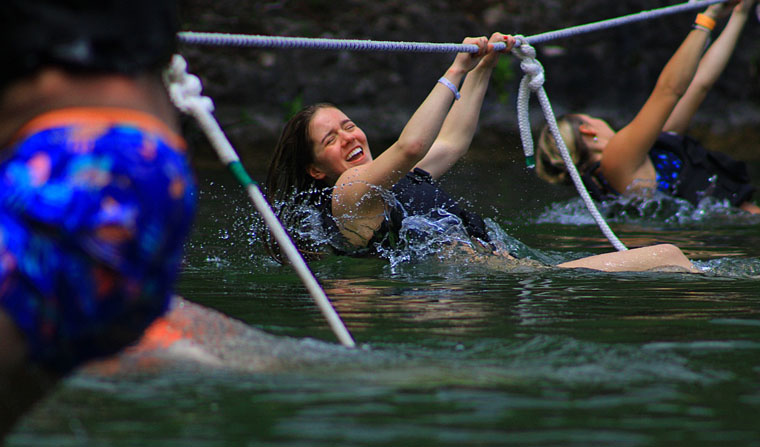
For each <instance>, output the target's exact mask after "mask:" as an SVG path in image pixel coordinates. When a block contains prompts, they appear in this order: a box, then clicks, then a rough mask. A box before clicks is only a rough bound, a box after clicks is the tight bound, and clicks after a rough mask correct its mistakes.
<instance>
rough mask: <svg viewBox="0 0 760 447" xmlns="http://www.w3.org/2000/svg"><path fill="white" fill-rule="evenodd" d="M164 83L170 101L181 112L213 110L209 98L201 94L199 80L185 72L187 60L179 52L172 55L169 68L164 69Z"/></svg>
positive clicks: (212, 103)
mask: <svg viewBox="0 0 760 447" xmlns="http://www.w3.org/2000/svg"><path fill="white" fill-rule="evenodd" d="M164 84H165V85H166V89H167V90H168V91H169V96H170V98H171V100H172V102H173V103H174V105H175V106H176V107H177V108H178V109H179V110H180V111H181V112H183V113H187V114H190V115H192V114H193V111H198V110H201V111H204V112H208V113H212V112H213V111H214V102H213V101H212V100H211V98H209V97H208V96H202V95H201V91H203V86H202V85H201V80H200V79H198V76H195V75H192V74H190V73H188V72H187V62H186V61H185V58H183V57H182V56H180V55H179V54H175V55H174V56H173V57H172V60H171V64H170V65H169V68H167V69H166V70H165V71H164Z"/></svg>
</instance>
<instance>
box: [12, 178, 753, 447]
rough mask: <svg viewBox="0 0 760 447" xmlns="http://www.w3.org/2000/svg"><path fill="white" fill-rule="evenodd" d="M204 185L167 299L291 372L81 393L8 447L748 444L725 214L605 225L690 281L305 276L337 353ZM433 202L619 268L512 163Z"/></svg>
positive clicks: (737, 285)
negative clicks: (663, 251)
mask: <svg viewBox="0 0 760 447" xmlns="http://www.w3.org/2000/svg"><path fill="white" fill-rule="evenodd" d="M201 183H202V195H201V203H202V205H201V213H200V215H199V218H198V221H197V225H196V233H195V235H194V237H193V239H192V241H191V242H190V243H189V244H188V253H187V259H186V266H185V270H184V272H183V274H182V277H181V281H180V284H179V290H180V292H181V293H182V295H183V296H185V297H186V298H187V299H189V300H192V301H195V302H197V303H201V304H203V305H205V306H209V307H211V308H214V309H218V310H220V311H222V312H224V313H226V314H228V315H230V316H233V317H235V318H237V319H240V320H241V321H243V322H244V323H246V324H247V325H249V326H250V327H252V328H256V329H261V330H264V331H266V332H267V333H269V334H273V335H276V336H278V337H288V338H290V337H292V338H295V339H296V340H299V341H301V342H302V343H301V344H300V345H299V348H298V349H295V350H293V351H283V352H280V353H279V354H278V355H284V356H290V357H291V359H293V360H294V364H295V365H296V366H293V367H289V368H287V369H283V370H274V371H250V370H246V368H245V365H237V366H235V362H234V360H235V359H234V358H230V359H229V364H230V365H232V366H230V367H227V368H224V367H222V368H220V367H208V366H206V365H193V364H192V363H190V364H179V365H166V366H164V367H162V366H160V365H159V366H158V367H156V368H151V369H146V370H145V371H143V372H141V373H129V374H119V373H118V372H117V373H116V374H114V375H112V376H99V375H92V374H87V373H80V374H77V375H76V376H74V377H72V378H71V379H69V380H67V381H66V382H65V383H64V384H63V386H62V387H61V388H60V389H59V390H58V391H57V392H56V393H55V394H54V395H52V396H51V397H50V399H48V400H46V401H45V402H44V403H43V405H41V406H40V407H39V408H38V409H37V410H36V411H35V412H34V413H32V414H31V415H30V416H29V417H27V418H26V419H25V420H24V422H23V424H22V425H21V426H20V427H19V428H18V430H17V431H16V432H15V433H14V435H13V436H12V437H11V438H10V439H9V442H8V445H10V446H46V445H50V446H67V445H72V446H73V445H77V446H80V445H93V446H101V445H102V446H138V445H139V446H190V447H193V446H204V447H206V446H235V447H237V446H246V445H250V446H254V445H255V446H307V445H308V446H321V445H324V446H384V445H387V446H398V445H415V446H428V445H429V446H446V445H451V446H460V445H506V446H509V445H514V446H560V445H561V446H575V445H577V446H589V445H595V446H672V445H689V446H715V445H731V446H757V445H760V428H758V424H757V418H758V414H760V315H759V314H758V312H760V302H759V300H758V294H757V289H758V279H757V278H758V276H757V275H758V274H760V244H758V239H759V238H758V236H760V234H759V233H758V221H757V220H756V219H754V218H751V217H747V216H742V215H735V214H734V213H732V212H731V210H727V209H725V207H724V208H721V207H720V206H719V205H718V206H715V207H713V208H710V209H708V210H706V211H702V212H700V211H698V210H691V211H690V213H691V214H690V215H691V217H690V218H688V219H687V218H686V215H684V216H680V217H678V218H674V219H670V218H669V217H667V216H665V217H663V216H655V217H652V216H648V217H647V216H644V217H642V218H631V219H624V220H623V219H621V220H617V221H616V220H614V219H613V221H612V222H611V225H612V227H613V229H614V230H615V231H616V232H617V233H618V236H619V237H620V238H621V239H622V240H623V242H624V243H626V244H627V245H629V246H637V245H645V244H650V243H656V242H670V243H675V244H676V245H679V246H680V247H682V248H683V249H684V251H685V252H686V253H687V255H688V256H689V257H690V258H692V259H694V260H695V262H696V263H697V265H699V266H700V268H702V269H703V270H704V271H705V273H704V274H701V275H685V274H675V273H621V274H606V273H598V272H590V271H565V270H557V269H547V270H535V271H520V272H510V271H503V270H501V269H498V268H493V266H489V265H483V264H479V263H472V262H468V261H467V260H466V259H461V258H457V259H455V260H452V259H439V258H438V257H435V256H432V257H429V258H428V259H425V260H422V261H418V262H408V263H400V264H398V265H393V266H392V265H391V264H390V263H389V262H388V261H385V260H378V259H352V258H344V257H329V258H327V259H324V260H321V261H319V262H314V263H312V264H311V267H312V269H313V270H314V272H315V274H316V276H317V277H318V279H319V280H320V282H321V283H322V285H323V286H324V288H325V290H326V292H327V294H328V296H329V297H330V299H331V300H332V301H333V303H334V305H335V308H336V310H337V311H338V312H339V314H340V315H341V317H342V318H343V320H344V321H345V323H346V325H347V327H348V329H349V330H350V331H351V333H352V335H353V336H354V338H355V339H356V341H357V342H358V344H359V351H358V352H348V350H347V349H344V348H342V347H340V346H338V345H337V343H336V341H335V337H334V336H333V335H332V333H331V332H330V330H329V328H328V326H327V325H326V323H325V321H324V319H323V318H322V316H321V314H320V313H319V311H318V310H317V309H316V307H315V306H314V304H313V303H312V301H311V299H310V298H309V296H308V295H307V293H306V292H305V290H304V288H303V287H302V286H301V284H300V282H299V280H298V279H297V277H296V276H295V274H294V273H293V272H292V270H291V269H290V268H289V267H287V266H285V267H283V266H280V265H277V264H276V263H274V262H272V261H271V260H270V259H268V258H267V257H266V256H265V255H264V253H263V250H262V249H261V245H260V244H259V243H258V242H257V241H256V235H255V231H256V228H257V227H256V225H255V222H256V220H255V218H254V217H253V215H254V214H255V213H254V212H253V208H252V207H251V206H250V205H249V204H248V203H247V202H246V200H245V197H244V196H243V194H242V192H241V191H240V189H239V188H238V187H236V185H234V184H233V183H232V182H231V181H229V179H228V178H227V176H226V174H224V173H223V172H221V171H218V172H217V171H213V170H206V171H204V174H203V175H202V176H201ZM447 187H448V188H449V189H450V190H451V191H452V192H453V193H454V194H455V195H467V197H468V198H470V199H471V202H472V206H473V207H475V208H476V209H478V210H479V211H480V212H482V213H483V214H484V215H486V216H489V217H492V218H493V220H494V222H496V223H497V224H498V225H499V226H501V227H502V228H503V229H505V230H506V231H507V232H508V233H509V234H510V235H511V236H514V237H516V238H517V239H519V240H521V241H523V242H525V243H526V244H528V245H529V246H530V247H533V248H536V249H538V250H540V251H541V252H542V253H544V254H546V255H547V256H553V257H557V258H559V259H571V258H573V257H579V256H582V255H588V254H594V253H600V252H603V251H609V250H611V248H610V245H609V243H608V242H606V240H605V239H604V237H603V236H602V235H601V234H600V232H599V231H598V230H597V229H596V227H595V226H594V225H593V224H592V223H591V222H590V221H584V219H585V215H584V214H583V213H582V212H581V211H579V205H578V203H577V202H576V201H575V199H573V192H572V191H562V190H557V189H552V188H549V187H547V186H545V185H541V184H539V183H538V182H537V181H534V180H533V179H532V178H531V177H528V176H527V175H526V174H524V173H523V172H522V170H521V169H519V168H518V167H517V165H515V164H510V165H500V164H499V163H492V164H491V165H488V167H486V168H484V165H483V164H477V165H476V164H467V163H465V164H464V165H463V166H462V167H460V168H457V171H456V172H455V175H454V176H453V180H451V181H448V183H447ZM700 213H701V214H700ZM686 214H689V213H686ZM700 216H702V217H700ZM671 217H672V216H671ZM669 219H670V220H669ZM304 339H307V341H306V342H304ZM239 348H240V349H241V350H245V348H246V346H245V343H243V342H241V345H240V347H239ZM309 352H311V353H312V355H311V357H309V361H308V362H306V361H304V362H303V363H300V362H299V359H301V358H306V357H308V356H309ZM273 355H274V354H273Z"/></svg>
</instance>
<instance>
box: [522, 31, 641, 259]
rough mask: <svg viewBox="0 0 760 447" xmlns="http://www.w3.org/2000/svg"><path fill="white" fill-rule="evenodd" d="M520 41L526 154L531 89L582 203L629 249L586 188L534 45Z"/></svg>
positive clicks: (608, 233) (607, 232) (530, 153)
mask: <svg viewBox="0 0 760 447" xmlns="http://www.w3.org/2000/svg"><path fill="white" fill-rule="evenodd" d="M517 37H518V39H519V38H520V37H522V36H517ZM521 42H522V44H521V45H519V46H515V47H514V48H513V49H512V53H513V54H515V55H516V56H517V57H518V58H520V68H521V69H522V70H523V72H524V73H525V74H524V76H523V77H522V79H521V80H520V90H519V92H518V96H517V121H518V127H519V128H520V139H521V140H522V143H523V150H524V152H525V157H526V158H527V159H528V160H532V159H533V156H534V155H533V137H532V135H531V128H530V113H529V103H530V94H531V92H535V93H536V96H537V97H538V102H539V104H540V105H541V110H543V112H544V117H545V118H546V123H547V124H548V126H549V130H550V131H551V134H552V136H553V137H554V140H555V141H556V142H557V146H558V147H559V152H560V154H561V155H562V160H564V162H565V166H566V167H567V171H568V172H569V173H570V177H571V178H572V179H573V184H575V189H577V190H578V194H580V196H581V199H582V200H583V203H585V204H586V208H588V211H589V212H590V213H591V216H592V217H593V218H594V221H596V223H597V225H598V226H599V229H600V230H602V233H603V234H604V236H605V237H607V239H608V240H609V241H610V243H611V244H612V245H613V246H614V247H615V249H616V250H618V251H624V250H627V248H626V246H625V245H623V243H622V242H620V239H618V237H617V236H616V235H615V233H614V232H613V231H612V229H611V228H610V227H609V225H607V221H605V220H604V217H602V215H601V214H600V213H599V210H598V209H597V207H596V204H595V203H594V200H593V199H592V198H591V196H590V195H589V193H588V191H587V190H586V187H585V185H584V184H583V180H581V176H580V174H579V173H578V169H577V168H576V167H575V163H574V162H573V159H572V157H571V156H570V152H569V151H568V150H567V146H566V145H565V142H564V140H563V139H562V135H561V134H560V132H559V126H557V118H556V117H555V116H554V111H553V110H552V106H551V104H550V102H549V98H548V96H546V91H545V90H544V68H543V66H542V65H541V63H540V62H539V61H538V60H536V50H535V48H533V47H532V46H531V45H530V44H528V43H527V40H525V39H521Z"/></svg>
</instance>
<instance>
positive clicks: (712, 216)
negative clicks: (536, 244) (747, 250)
mask: <svg viewBox="0 0 760 447" xmlns="http://www.w3.org/2000/svg"><path fill="white" fill-rule="evenodd" d="M598 205H599V211H600V212H601V213H602V215H603V216H604V217H605V219H607V221H608V222H616V223H632V224H644V225H646V226H652V225H653V224H654V225H657V226H666V227H674V226H683V225H703V224H737V225H746V224H756V223H760V216H755V215H752V214H749V213H747V212H745V211H743V210H741V209H739V208H737V207H735V206H732V205H731V204H730V203H729V202H728V201H727V200H718V199H715V198H712V197H706V198H704V199H702V200H701V201H700V202H699V204H698V205H697V206H694V205H692V204H691V203H689V202H687V201H686V200H683V199H679V198H677V197H672V196H669V195H666V194H664V193H662V192H659V191H657V192H655V193H653V194H652V196H651V197H640V196H618V197H616V198H615V199H613V200H608V201H605V202H601V203H599V204H598ZM535 223H538V224H544V223H554V224H563V225H593V224H594V220H593V218H592V217H591V216H590V215H589V213H588V210H587V209H586V207H585V205H584V203H583V201H582V200H581V199H580V198H574V199H570V200H568V201H565V202H556V203H552V204H551V205H549V206H548V207H547V208H546V209H545V210H544V211H543V212H542V213H541V214H540V215H539V216H538V218H536V219H535Z"/></svg>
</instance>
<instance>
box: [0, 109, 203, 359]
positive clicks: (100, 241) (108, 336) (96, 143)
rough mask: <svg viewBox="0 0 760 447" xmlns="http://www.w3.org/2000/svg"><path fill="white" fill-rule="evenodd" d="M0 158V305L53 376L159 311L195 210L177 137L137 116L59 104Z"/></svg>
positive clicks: (129, 338)
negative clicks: (66, 107)
mask: <svg viewBox="0 0 760 447" xmlns="http://www.w3.org/2000/svg"><path fill="white" fill-rule="evenodd" d="M0 155H1V156H3V159H2V161H0V310H2V311H4V312H6V313H7V314H8V315H9V316H10V317H11V318H12V319H13V321H14V322H15V323H16V325H17V326H18V328H19V329H20V330H21V331H22V332H23V333H24V334H25V336H26V338H27V342H28V345H29V351H30V357H31V360H32V361H33V362H35V363H37V364H39V365H41V366H42V367H43V368H45V369H48V370H52V371H57V372H62V373H65V372H67V371H69V370H71V369H72V368H74V367H76V366H77V365H79V364H80V363H82V362H84V361H86V360H89V359H91V358H95V357H99V356H104V355H109V354H112V353H115V352H117V351H118V350H120V349H121V348H123V347H124V346H126V345H127V344H129V343H132V342H133V341H135V340H136V339H137V338H138V337H139V336H140V334H141V333H142V331H143V330H144V329H145V328H146V327H147V326H148V325H149V324H150V323H151V322H152V321H153V320H154V319H155V318H156V317H158V316H160V315H161V314H162V313H163V312H164V311H165V310H166V308H167V306H168V303H169V300H170V298H171V295H172V286H173V283H174V281H175V279H176V277H177V273H178V269H179V266H180V263H181V259H182V248H183V243H184V240H185V238H186V236H187V234H188V233H189V229H190V226H191V223H192V218H193V216H194V214H195V208H196V198H197V194H196V184H195V179H194V176H193V174H192V171H191V167H190V165H189V161H188V159H187V157H186V154H185V142H184V140H183V139H182V138H181V137H180V136H178V135H176V134H174V133H172V132H171V131H170V130H169V129H168V128H167V127H166V126H165V125H164V124H163V123H162V122H160V121H158V120H157V119H156V118H154V117H152V116H149V115H146V114H143V113H141V112H136V111H130V110H124V109H110V108H75V109H62V110H57V111H53V112H49V113H46V114H44V115H41V116H39V117H37V118H35V119H34V120H33V121H32V122H30V123H28V124H27V125H26V126H24V127H23V128H22V129H21V130H20V131H19V132H18V134H17V136H16V137H15V141H14V142H13V143H11V144H10V145H9V146H8V147H5V148H3V149H2V152H0Z"/></svg>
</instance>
